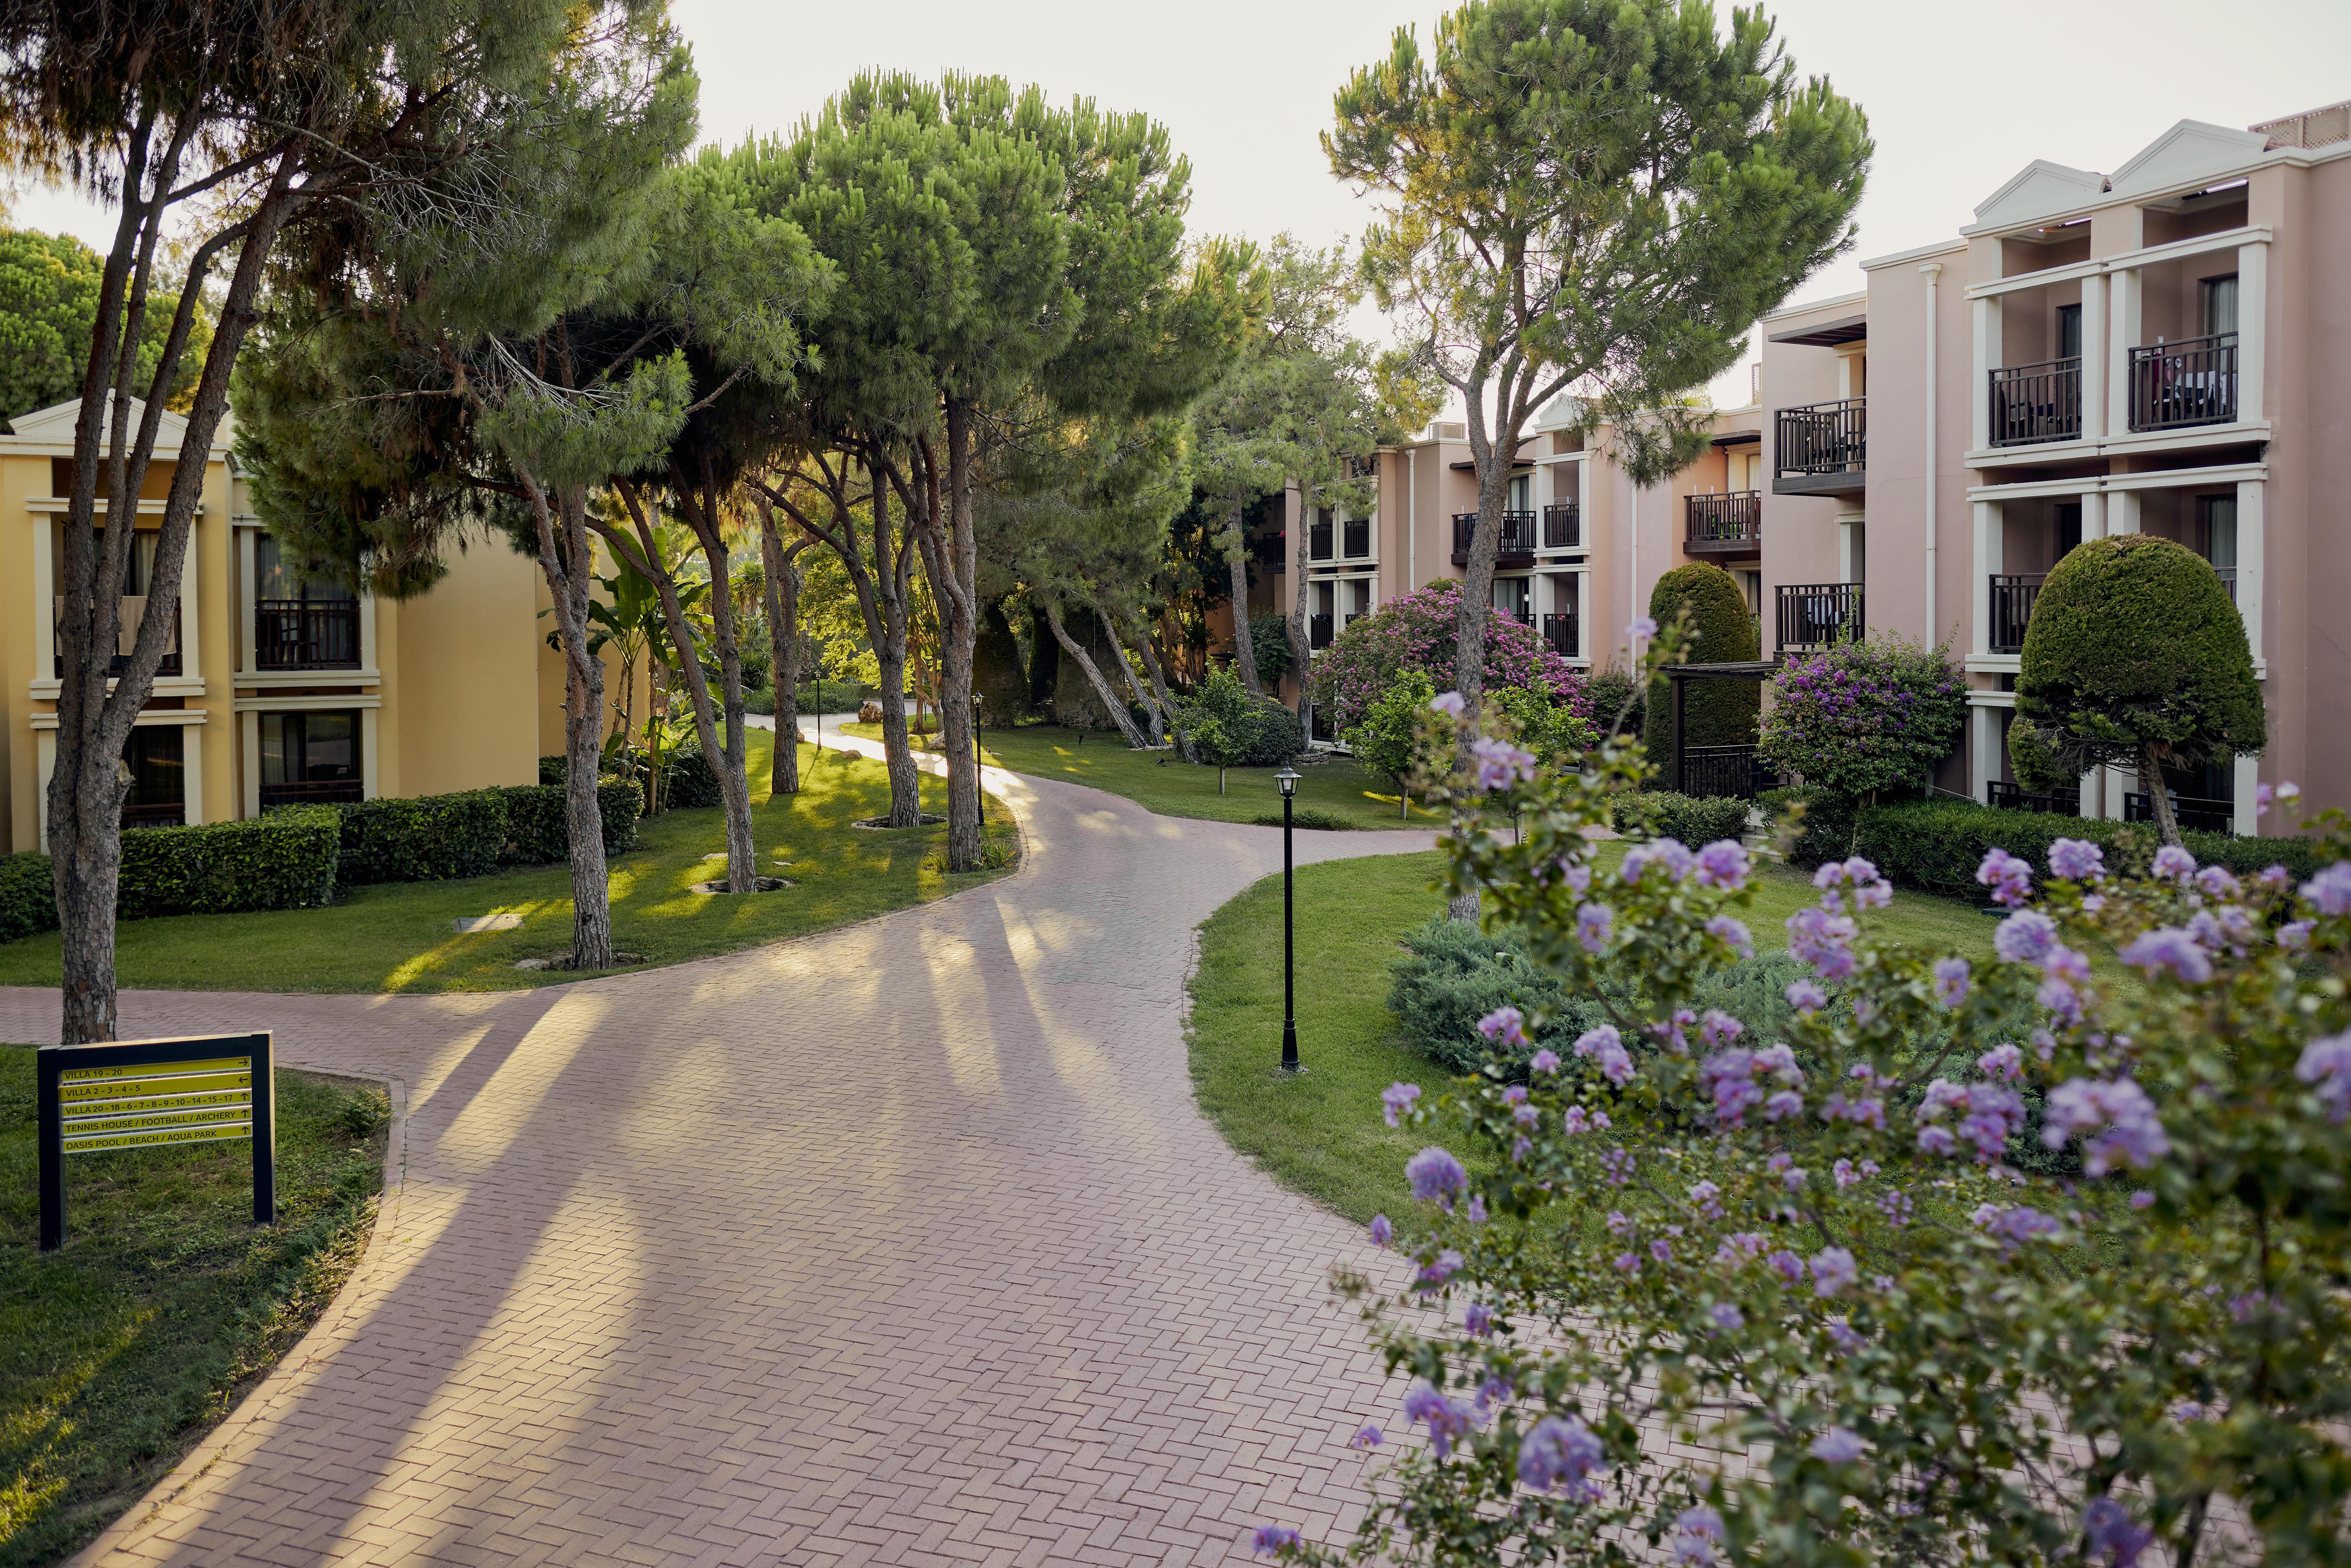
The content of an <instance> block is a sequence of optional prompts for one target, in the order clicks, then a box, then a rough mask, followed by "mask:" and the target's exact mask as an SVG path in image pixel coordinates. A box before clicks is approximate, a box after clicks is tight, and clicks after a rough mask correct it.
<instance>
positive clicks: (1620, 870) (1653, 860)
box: [1616, 839, 1698, 886]
mask: <svg viewBox="0 0 2351 1568" xmlns="http://www.w3.org/2000/svg"><path fill="white" fill-rule="evenodd" d="M1652 867H1656V868H1658V869H1661V870H1663V871H1664V872H1665V873H1666V880H1667V881H1668V882H1682V881H1685V880H1687V878H1688V876H1689V875H1690V873H1692V872H1694V871H1696V870H1697V869H1698V857H1697V856H1696V855H1694V854H1692V853H1690V851H1689V846H1688V845H1687V844H1685V843H1683V842H1682V841H1680V840H1679V839H1652V840H1650V841H1648V842H1647V843H1645V844H1635V845H1634V846H1633V847H1632V848H1631V849H1629V850H1626V851H1625V860H1624V862H1623V863H1622V864H1621V865H1619V866H1618V867H1617V868H1616V875H1617V877H1618V879H1619V880H1621V881H1622V882H1624V883H1625V884H1626V885H1627V886H1630V885H1631V884H1632V883H1637V882H1639V881H1640V880H1641V879H1642V878H1643V877H1645V876H1646V875H1648V874H1649V872H1650V869H1651V868H1652Z"/></svg>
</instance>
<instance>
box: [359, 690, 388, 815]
mask: <svg viewBox="0 0 2351 1568" xmlns="http://www.w3.org/2000/svg"><path fill="white" fill-rule="evenodd" d="M380 711H381V710H380V709H377V708H371V707H363V708H361V709H360V792H361V793H362V794H364V795H365V796H366V797H367V799H369V800H381V799H382V796H383V791H382V790H381V789H380V788H378V786H377V784H376V775H375V754H376V745H375V732H376V722H375V721H376V715H377V714H378V713H379V712H380Z"/></svg>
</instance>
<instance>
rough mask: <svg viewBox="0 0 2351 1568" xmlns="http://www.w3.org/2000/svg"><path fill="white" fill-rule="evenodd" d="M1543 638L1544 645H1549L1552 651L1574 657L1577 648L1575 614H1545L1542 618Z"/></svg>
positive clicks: (1561, 655) (1565, 656) (1563, 657)
mask: <svg viewBox="0 0 2351 1568" xmlns="http://www.w3.org/2000/svg"><path fill="white" fill-rule="evenodd" d="M1542 640H1543V643H1544V645H1545V646H1547V647H1549V648H1550V649H1551V651H1552V653H1557V654H1558V655H1559V656H1560V657H1561V658H1562V659H1573V658H1574V657H1575V650H1576V639H1575V617H1574V615H1573V614H1567V615H1546V616H1544V617H1543V618H1542Z"/></svg>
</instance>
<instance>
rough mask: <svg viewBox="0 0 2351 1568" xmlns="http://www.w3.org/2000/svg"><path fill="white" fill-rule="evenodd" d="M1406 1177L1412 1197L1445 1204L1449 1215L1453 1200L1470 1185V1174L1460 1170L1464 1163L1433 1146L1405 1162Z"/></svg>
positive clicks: (1422, 1200)
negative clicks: (1410, 1186) (1409, 1183)
mask: <svg viewBox="0 0 2351 1568" xmlns="http://www.w3.org/2000/svg"><path fill="white" fill-rule="evenodd" d="M1404 1174H1405V1180H1407V1181H1409V1182H1411V1183H1412V1196H1413V1197H1416V1198H1418V1199H1420V1201H1421V1202H1423V1203H1437V1204H1442V1205H1444V1206H1445V1208H1446V1210H1447V1212H1448V1213H1449V1212H1451V1210H1452V1207H1453V1199H1454V1197H1455V1196H1456V1195H1457V1194H1458V1193H1461V1192H1463V1191H1466V1190H1467V1189H1468V1186H1469V1173H1468V1171H1465V1170H1463V1169H1462V1168H1461V1162H1460V1161H1459V1160H1457V1159H1455V1158H1454V1157H1453V1156H1452V1155H1451V1154H1449V1153H1447V1151H1446V1150H1444V1149H1441V1148H1438V1147H1437V1145H1434V1144H1432V1145H1429V1146H1428V1147H1427V1148H1425V1149H1423V1150H1421V1151H1420V1153H1418V1154H1416V1155H1413V1156H1412V1158H1410V1159H1408V1160H1406V1161H1405V1163H1404Z"/></svg>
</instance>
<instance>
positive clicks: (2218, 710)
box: [2009, 534, 2269, 844]
mask: <svg viewBox="0 0 2351 1568" xmlns="http://www.w3.org/2000/svg"><path fill="white" fill-rule="evenodd" d="M2268 744H2269V731H2268V726H2267V724H2266V722H2265V718H2264V716H2263V714H2262V690H2261V685H2260V683H2259V682H2257V681H2255V680H2254V679H2253V661H2252V649H2251V648H2250V647H2249V646H2248V645H2247V643H2246V642H2245V622H2244V621H2243V619H2242V618H2241V616H2239V615H2238V613H2237V607H2236V606H2235V605H2234V604H2232V603H2231V602H2230V600H2229V593H2228V590H2227V589H2225V588H2224V587H2222V586H2221V583H2220V577H2219V575H2218V574H2217V573H2216V572H2214V571H2213V570H2212V567H2211V563H2210V562H2209V561H2207V560H2205V559H2204V558H2203V557H2201V556H2199V555H2198V554H2196V553H2195V552H2194V551H2193V550H2190V549H2187V548H2186V547H2184V546H2181V545H2178V544H2175V543H2173V542H2172V541H2171V540H2169V539H2166V538H2156V537H2155V536H2154V535H2152V534H2124V535H2119V536H2116V537H2113V538H2103V539H2088V540H2085V541H2084V542H2083V543H2082V544H2081V545H2080V546H2079V547H2078V548H2076V549H2073V550H2071V551H2068V552H2067V554H2066V556H2065V559H2063V560H2061V561H2059V562H2058V563H2057V564H2056V566H2055V567H2053V568H2052V569H2051V570H2050V573H2049V578H2048V580H2047V581H2046V582H2044V583H2043V585H2042V589H2041V594H2040V597H2039V598H2038V599H2037V600H2035V601H2034V602H2033V606H2032V620H2031V621H2030V622H2027V624H2026V626H2025V629H2024V652H2023V655H2022V658H2021V659H2020V660H2019V661H2018V669H2017V677H2016V717H2015V718H2014V719H2013V720H2011V726H2010V731H2009V755H2010V762H2011V766H2012V767H2014V768H2016V777H2017V781H2018V782H2019V783H2021V784H2022V785H2024V786H2025V787H2026V788H2027V789H2051V788H2055V787H2058V786H2060V785H2064V784H2071V783H2072V782H2073V781H2074V779H2077V778H2079V777H2080V776H2081V775H2082V774H2083V773H2085V772H2087V771H2088V770H2089V769H2090V768H2095V767H2101V766H2105V767H2113V766H2128V767H2136V768H2137V769H2138V771H2139V779H2140V783H2141V787H2142V788H2144V789H2146V790H2147V794H2148V795H2149V797H2150V798H2151V800H2152V802H2153V804H2154V807H2155V818H2156V822H2157V824H2158V827H2159V828H2160V830H2161V831H2162V833H2163V837H2164V841H2165V842H2167V843H2173V844H2177V843H2179V842H2181V838H2180V832H2179V823H2178V821H2175V820H2174V818H2173V815H2172V810H2171V798H2170V794H2169V792H2168V790H2167V789H2165V788H2164V783H2163V769H2164V768H2165V767H2166V766H2167V765H2168V766H2170V767H2174V768H2190V767H2200V766H2202V765H2204V764H2206V763H2211V762H2220V761H2224V760H2226V759H2228V758H2235V757H2252V756H2254V755H2257V754H2258V753H2260V752H2261V751H2262V748H2263V747H2266V746H2268Z"/></svg>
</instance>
